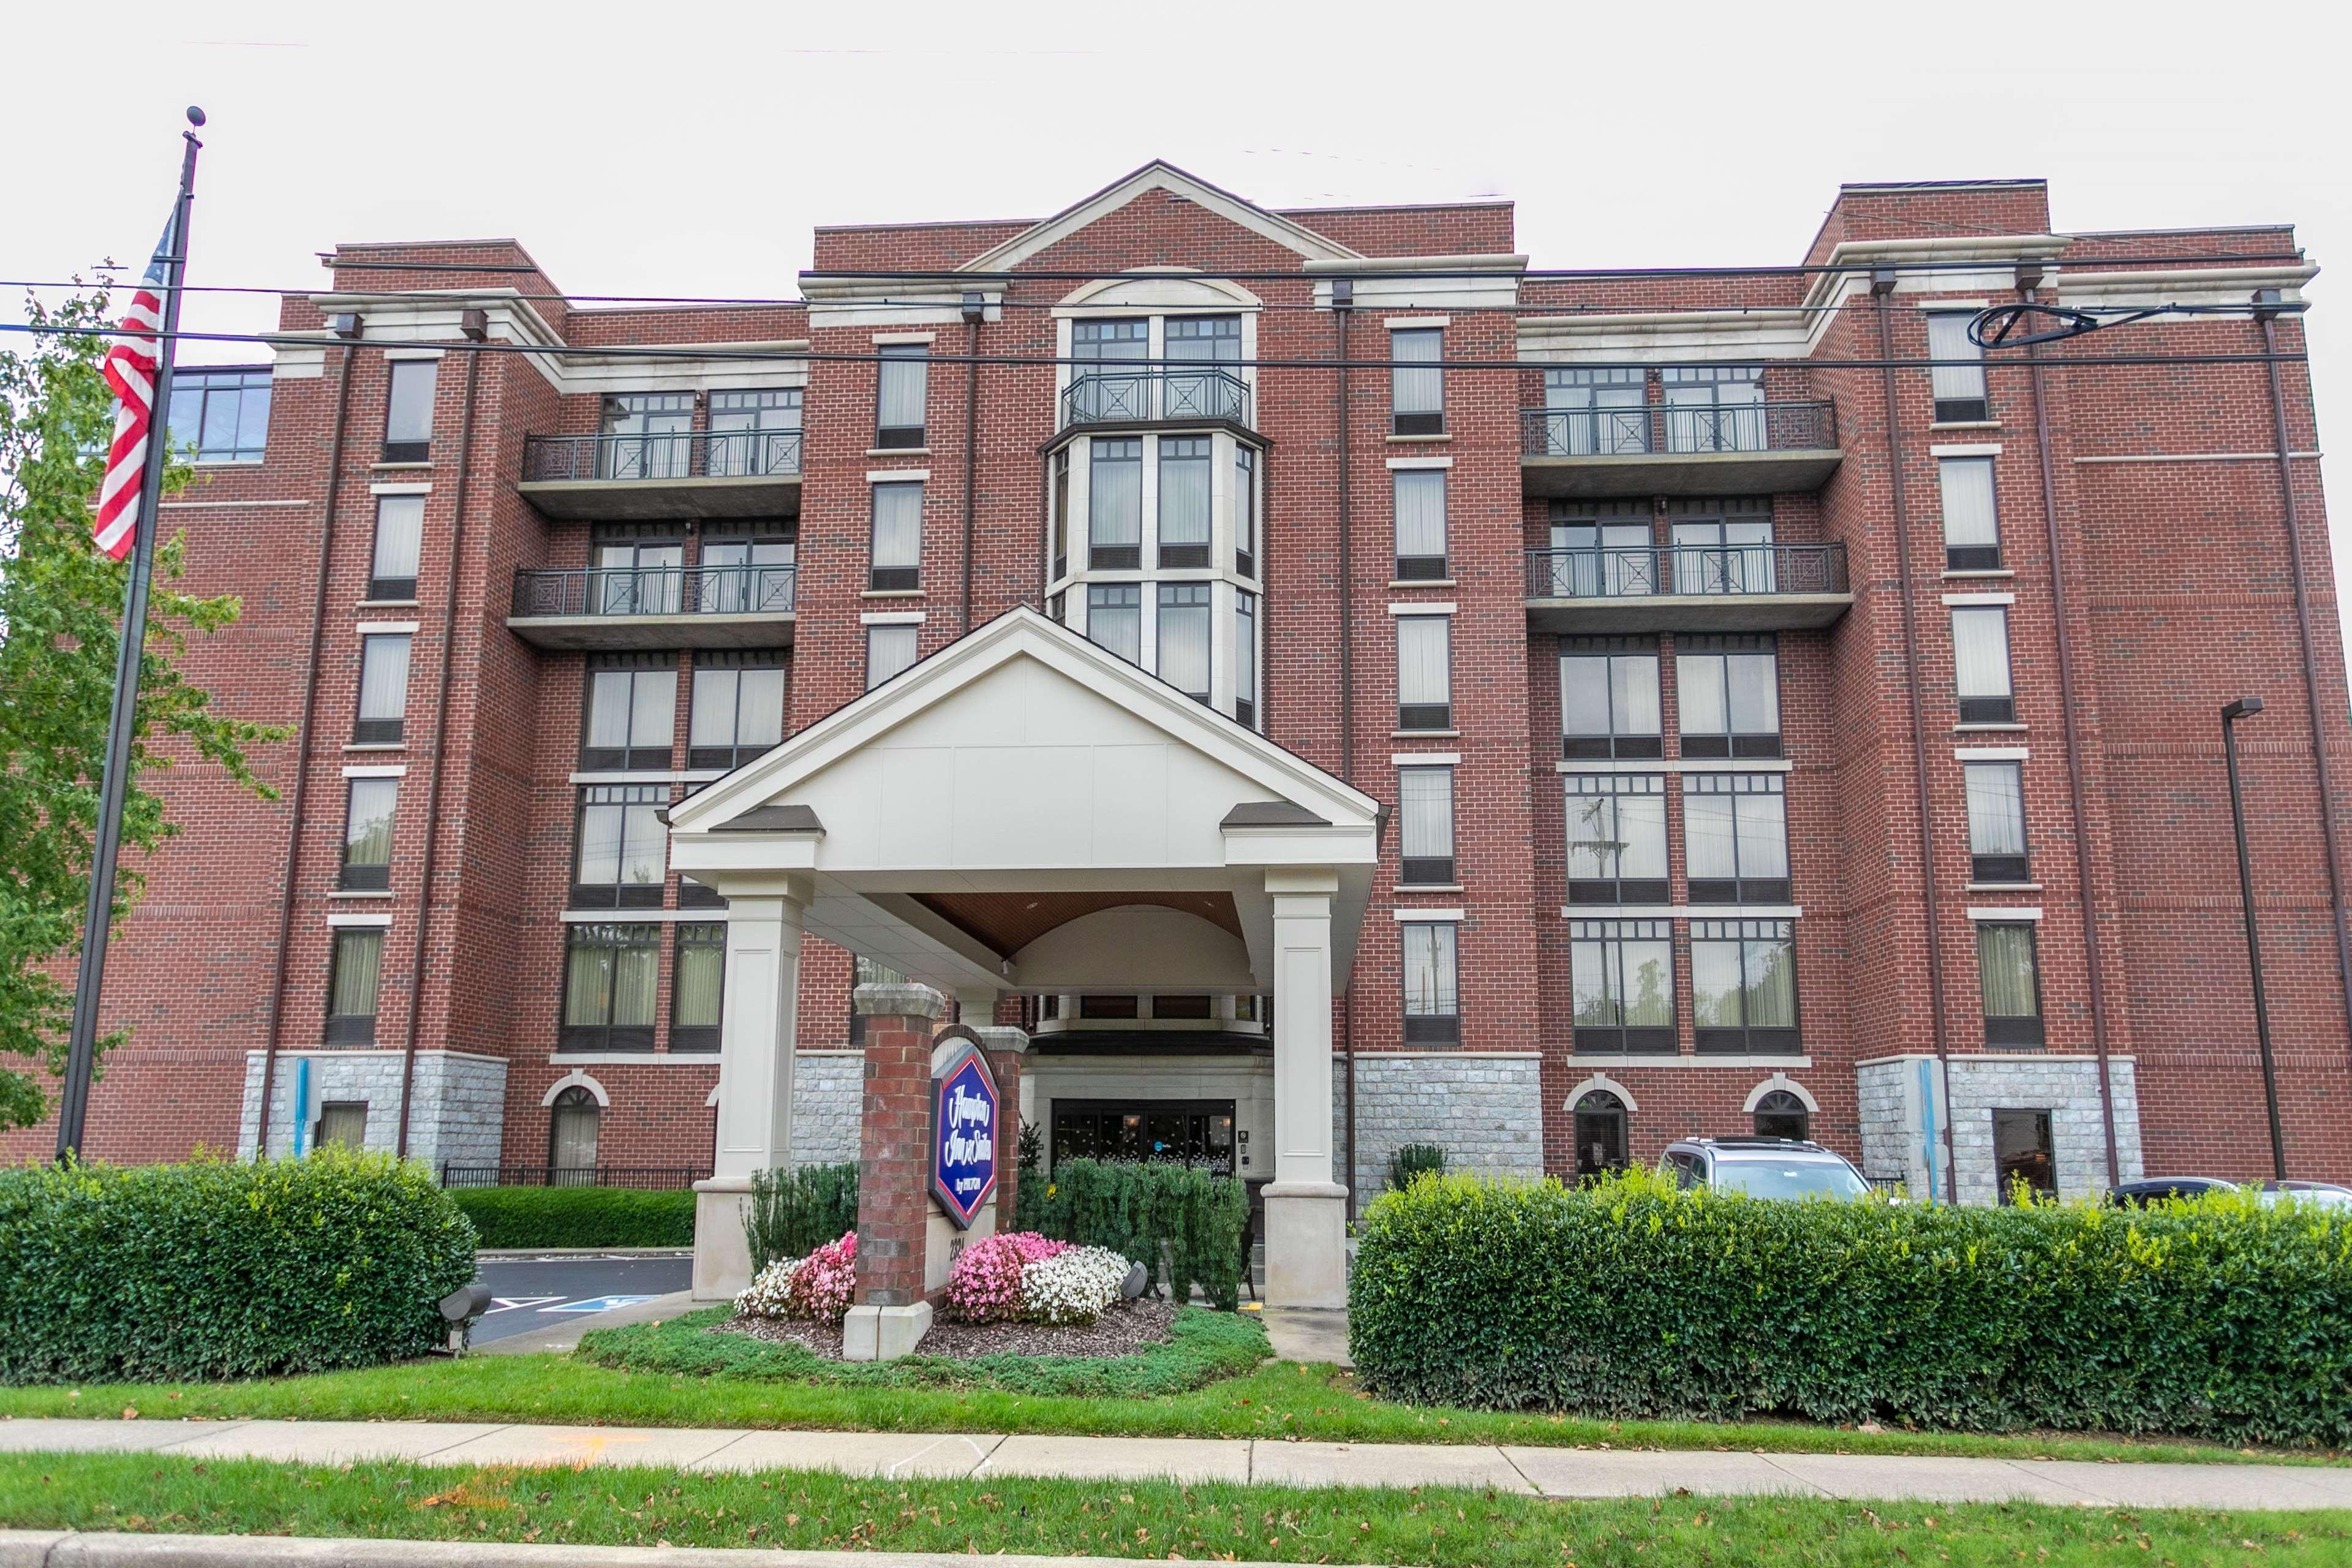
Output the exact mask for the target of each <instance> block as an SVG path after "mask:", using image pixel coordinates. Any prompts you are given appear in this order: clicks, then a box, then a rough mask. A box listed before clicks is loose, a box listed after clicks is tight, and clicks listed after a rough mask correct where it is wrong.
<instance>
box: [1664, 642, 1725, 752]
mask: <svg viewBox="0 0 2352 1568" xmlns="http://www.w3.org/2000/svg"><path fill="white" fill-rule="evenodd" d="M1675 721H1676V722H1677V723H1678V724H1680V725H1681V726H1682V731H1683V733H1684V734H1685V735H1727V734H1729V733H1730V732H1731V710H1730V708H1729V707H1728V706H1727V699H1726V694H1725V691H1724V671H1723V656H1722V655H1721V654H1717V653H1685V654H1678V655H1676V656H1675Z"/></svg>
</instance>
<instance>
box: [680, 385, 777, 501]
mask: <svg viewBox="0 0 2352 1568" xmlns="http://www.w3.org/2000/svg"><path fill="white" fill-rule="evenodd" d="M702 471H703V473H704V474H705V475H707V476H708V477H709V478H711V479H759V478H762V477H765V476H768V475H773V474H797V473H799V472H800V471H801V389H800V388H799V387H797V386H778V387H771V388H768V389H766V390H763V391H757V392H714V393H712V394H711V395H710V427H709V432H708V434H706V435H705V437H703V458H702Z"/></svg>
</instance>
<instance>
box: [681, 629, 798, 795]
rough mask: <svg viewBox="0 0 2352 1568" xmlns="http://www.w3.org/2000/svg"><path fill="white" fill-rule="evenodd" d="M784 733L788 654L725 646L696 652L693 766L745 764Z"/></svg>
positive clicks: (689, 759)
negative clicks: (746, 650)
mask: <svg viewBox="0 0 2352 1568" xmlns="http://www.w3.org/2000/svg"><path fill="white" fill-rule="evenodd" d="M783 738H784V663H783V656H782V655H781V654H776V653H769V652H764V651H761V652H736V651H733V650H730V649H719V650H715V651H709V652H704V653H698V654H696V655H695V656H694V711H693V714H692V716H691V718H690V720H689V721H688V731H687V742H686V748H687V749H686V765H687V766H688V767H689V768H733V767H740V766H741V765H742V764H743V763H748V762H750V761H751V759H752V758H753V757H756V756H758V755H759V754H760V753H761V752H764V751H767V750H768V749H769V748H771V747H772V746H775V745H778V744H780V743H781V742H782V741H783Z"/></svg>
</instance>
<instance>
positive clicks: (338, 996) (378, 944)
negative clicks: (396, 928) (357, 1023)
mask: <svg viewBox="0 0 2352 1568" xmlns="http://www.w3.org/2000/svg"><path fill="white" fill-rule="evenodd" d="M382 968H383V931H337V932H336V933H335V984H334V995H333V998H332V999H331V1000H330V1001H329V1002H328V1004H327V1011H328V1012H329V1013H330V1014H331V1015H333V1016H336V1017H338V1018H367V1017H373V1016H375V992H376V976H377V974H378V973H379V972H380V971H381V970H382Z"/></svg>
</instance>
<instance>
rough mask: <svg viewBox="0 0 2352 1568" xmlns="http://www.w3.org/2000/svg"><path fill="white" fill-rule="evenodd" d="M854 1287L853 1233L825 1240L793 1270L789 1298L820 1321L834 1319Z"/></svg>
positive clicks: (845, 1306)
mask: <svg viewBox="0 0 2352 1568" xmlns="http://www.w3.org/2000/svg"><path fill="white" fill-rule="evenodd" d="M856 1289H857V1233H856V1231H854V1230H853V1231H850V1232H848V1233H847V1234H846V1235H845V1236H843V1237H842V1238H841V1239H840V1240H839V1241H829V1242H827V1243H825V1244H824V1246H823V1247H818V1248H817V1249H816V1250H815V1251H814V1252H812V1253H810V1254H809V1255H808V1258H807V1259H806V1261H804V1262H803V1264H802V1265H801V1266H800V1268H796V1269H794V1270H793V1282H792V1287H791V1294H792V1302H793V1306H794V1307H795V1308H797V1309H798V1310H800V1311H801V1312H803V1313H805V1314H806V1315H807V1316H809V1317H811V1318H814V1319H815V1320H816V1321H818V1322H820V1323H837V1322H839V1321H841V1320H842V1316H843V1314H845V1313H846V1312H847V1311H848V1310H849V1299H850V1296H851V1294H852V1293H853V1292H854V1291H856Z"/></svg>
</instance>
